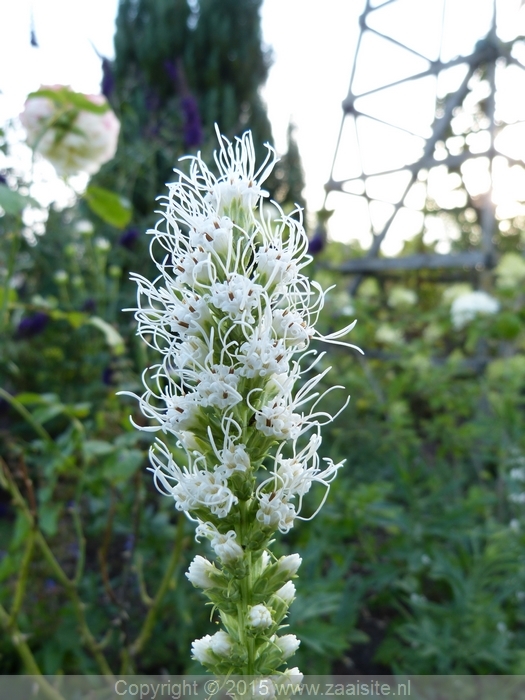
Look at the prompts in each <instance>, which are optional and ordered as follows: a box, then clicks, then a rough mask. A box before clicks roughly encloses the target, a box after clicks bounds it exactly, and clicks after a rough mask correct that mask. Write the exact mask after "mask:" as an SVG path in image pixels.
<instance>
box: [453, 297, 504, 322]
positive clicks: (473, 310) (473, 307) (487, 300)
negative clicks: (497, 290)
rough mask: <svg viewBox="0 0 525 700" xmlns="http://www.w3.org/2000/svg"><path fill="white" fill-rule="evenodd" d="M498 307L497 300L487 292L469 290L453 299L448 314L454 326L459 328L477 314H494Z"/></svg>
mask: <svg viewBox="0 0 525 700" xmlns="http://www.w3.org/2000/svg"><path fill="white" fill-rule="evenodd" d="M499 308H500V306H499V302H498V300H497V299H494V297H492V296H490V294H487V292H482V291H477V292H470V293H469V294H463V295H462V296H459V297H457V298H456V299H454V301H453V302H452V306H451V308H450V316H451V319H452V323H453V325H454V327H455V328H457V329H458V330H460V329H461V328H464V327H465V326H466V325H467V324H468V323H470V321H473V320H474V319H475V318H476V316H478V315H479V314H482V315H486V314H495V313H497V312H498V311H499Z"/></svg>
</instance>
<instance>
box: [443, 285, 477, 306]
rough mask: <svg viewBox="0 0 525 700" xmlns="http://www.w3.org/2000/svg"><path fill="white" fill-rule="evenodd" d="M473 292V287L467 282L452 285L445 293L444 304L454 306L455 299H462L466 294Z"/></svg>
mask: <svg viewBox="0 0 525 700" xmlns="http://www.w3.org/2000/svg"><path fill="white" fill-rule="evenodd" d="M471 291H472V285H470V284H467V283H466V282H461V283H459V284H451V285H450V286H449V287H447V288H446V289H445V291H444V292H443V302H444V303H445V304H452V302H453V301H454V299H457V298H458V297H462V296H463V295H465V294H469V293H470V292H471Z"/></svg>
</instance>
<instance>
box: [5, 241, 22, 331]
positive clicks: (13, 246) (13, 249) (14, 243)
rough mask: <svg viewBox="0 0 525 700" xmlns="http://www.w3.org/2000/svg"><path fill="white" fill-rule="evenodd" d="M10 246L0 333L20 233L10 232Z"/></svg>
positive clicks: (6, 308)
mask: <svg viewBox="0 0 525 700" xmlns="http://www.w3.org/2000/svg"><path fill="white" fill-rule="evenodd" d="M11 236H12V240H11V248H10V250H9V257H8V259H7V274H6V278H5V281H4V289H3V296H2V305H1V307H0V334H1V333H2V332H3V330H4V328H5V327H6V326H7V310H8V301H9V288H10V286H11V278H12V277H13V272H14V270H15V261H16V254H17V253H18V249H19V247H20V235H18V234H16V233H12V234H11Z"/></svg>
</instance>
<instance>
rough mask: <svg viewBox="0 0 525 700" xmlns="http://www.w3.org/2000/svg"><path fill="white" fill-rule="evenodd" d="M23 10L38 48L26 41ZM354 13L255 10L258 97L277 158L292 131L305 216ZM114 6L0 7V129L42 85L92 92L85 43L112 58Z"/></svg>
mask: <svg viewBox="0 0 525 700" xmlns="http://www.w3.org/2000/svg"><path fill="white" fill-rule="evenodd" d="M3 6H4V7H3ZM31 6H32V8H33V17H34V27H35V32H36V36H37V39H38V43H39V48H34V47H31V46H30V43H29V28H30V23H31ZM361 6H362V2H360V1H359V0H355V1H354V0H351V1H350V2H348V0H324V1H323V2H322V3H318V2H305V1H304V0H264V3H263V8H262V14H261V24H262V31H263V40H264V43H265V44H266V45H268V46H271V48H272V51H273V56H274V63H273V66H272V68H271V71H270V76H269V80H268V82H267V85H266V86H265V88H264V90H263V95H264V98H265V100H266V101H267V105H268V111H269V116H270V119H271V122H272V127H273V135H274V142H275V145H276V147H277V148H278V150H280V151H281V152H282V151H284V150H285V149H286V130H287V126H288V122H289V120H290V119H291V120H292V121H293V122H294V123H295V124H296V125H297V132H296V137H297V139H298V141H299V146H300V150H301V156H302V159H303V166H304V170H305V173H306V190H305V196H306V199H307V202H308V206H309V209H310V210H311V211H314V210H316V209H318V208H320V207H321V206H322V204H323V199H324V183H325V182H326V180H327V179H328V175H329V171H330V165H331V161H332V159H333V154H334V149H335V144H336V140H337V132H338V129H339V125H340V121H341V115H342V111H341V101H342V100H343V98H344V97H345V95H346V92H347V88H348V80H349V75H350V64H351V60H352V55H353V45H354V42H355V37H356V34H357V17H358V15H359V10H360V8H361ZM117 8H118V0H33V2H30V0H17V2H12V0H0V11H1V16H2V17H8V18H9V19H8V21H7V22H3V23H2V24H1V25H0V66H3V68H2V69H1V70H0V90H1V93H0V123H2V122H4V121H5V120H6V119H7V118H8V117H11V116H13V115H16V114H18V113H19V112H20V111H21V109H22V107H23V103H24V100H25V97H26V95H27V93H28V92H30V91H31V90H34V89H36V88H38V87H39V85H40V84H46V83H47V84H53V83H59V84H68V85H70V86H71V87H72V88H73V89H75V90H78V91H83V92H98V91H99V85H100V61H99V60H98V58H97V56H96V53H95V51H94V50H93V47H92V45H91V42H92V43H93V45H94V46H95V47H96V49H97V50H98V51H99V53H101V54H103V55H106V56H108V57H111V56H112V55H113V33H114V20H115V16H116V12H117ZM7 66H9V70H7V68H6V67H7ZM290 76H293V78H290Z"/></svg>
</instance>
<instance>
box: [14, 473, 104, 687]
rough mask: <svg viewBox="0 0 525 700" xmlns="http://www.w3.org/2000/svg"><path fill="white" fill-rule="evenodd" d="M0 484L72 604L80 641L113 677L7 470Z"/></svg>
mask: <svg viewBox="0 0 525 700" xmlns="http://www.w3.org/2000/svg"><path fill="white" fill-rule="evenodd" d="M0 484H1V485H2V486H4V488H6V489H7V490H8V491H9V493H10V494H11V497H12V498H13V501H14V503H15V505H16V506H17V507H18V508H19V509H20V510H21V512H22V513H23V515H24V516H25V518H26V519H27V521H28V522H29V524H30V525H31V527H32V528H33V529H34V532H35V541H36V544H37V545H38V547H39V549H40V551H41V552H42V554H43V556H44V559H45V560H46V562H47V563H48V565H49V568H50V569H51V571H52V572H53V574H54V576H55V577H56V579H57V580H58V581H59V582H60V583H61V584H62V586H64V588H65V590H66V593H67V595H68V597H69V599H70V601H71V603H72V604H73V609H74V611H75V615H76V618H77V623H78V626H79V628H80V633H81V637H82V640H83V641H84V644H85V645H86V647H87V648H88V649H89V651H90V652H91V654H92V655H93V657H94V659H95V661H96V662H97V664H98V667H99V669H100V671H101V673H102V675H104V676H111V677H113V672H112V670H111V668H110V667H109V664H108V662H107V661H106V658H105V656H104V654H103V653H102V651H101V650H100V645H99V644H98V643H97V641H96V639H95V637H94V636H93V634H92V633H91V630H90V629H89V626H88V624H87V620H86V614H85V608H86V606H85V604H84V603H83V602H82V600H81V599H80V596H79V595H78V591H77V587H76V584H75V582H74V581H71V579H69V578H68V576H67V575H66V574H65V572H64V570H63V569H62V567H61V566H60V564H59V563H58V561H57V559H56V557H55V555H54V554H53V552H52V551H51V548H50V547H49V545H48V543H47V541H46V539H45V537H44V535H43V534H42V532H41V531H40V530H39V529H38V526H37V523H36V521H35V518H34V517H33V515H32V513H31V511H30V510H29V508H28V506H27V503H26V502H25V500H24V497H23V496H22V494H21V493H20V491H19V489H18V486H17V485H16V483H15V482H14V481H13V479H12V477H11V475H10V473H9V471H8V470H7V468H4V474H3V475H2V477H1V478H0Z"/></svg>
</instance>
